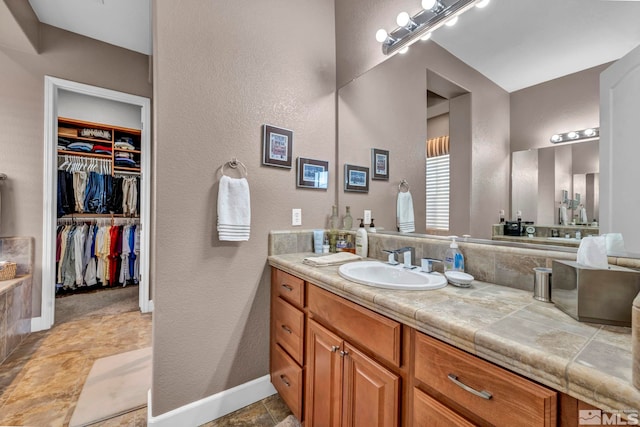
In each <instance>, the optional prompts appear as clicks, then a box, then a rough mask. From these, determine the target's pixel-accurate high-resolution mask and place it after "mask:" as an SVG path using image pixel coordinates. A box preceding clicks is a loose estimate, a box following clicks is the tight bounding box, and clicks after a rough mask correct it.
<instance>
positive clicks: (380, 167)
mask: <svg viewBox="0 0 640 427" xmlns="http://www.w3.org/2000/svg"><path fill="white" fill-rule="evenodd" d="M371 169H372V170H373V174H372V175H371V179H379V180H383V181H388V180H389V151H387V150H380V149H377V148H372V149H371Z"/></svg>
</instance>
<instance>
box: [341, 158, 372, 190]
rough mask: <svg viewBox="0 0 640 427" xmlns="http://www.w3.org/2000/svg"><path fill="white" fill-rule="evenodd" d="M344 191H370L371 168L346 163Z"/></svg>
mask: <svg viewBox="0 0 640 427" xmlns="http://www.w3.org/2000/svg"><path fill="white" fill-rule="evenodd" d="M344 191H356V192H359V193H368V192H369V168H366V167H363V166H354V165H349V164H345V165H344Z"/></svg>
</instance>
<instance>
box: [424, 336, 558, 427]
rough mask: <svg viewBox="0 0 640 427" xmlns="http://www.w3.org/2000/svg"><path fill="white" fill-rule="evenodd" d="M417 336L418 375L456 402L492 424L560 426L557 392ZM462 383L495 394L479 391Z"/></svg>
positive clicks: (431, 339) (427, 384)
mask: <svg viewBox="0 0 640 427" xmlns="http://www.w3.org/2000/svg"><path fill="white" fill-rule="evenodd" d="M415 336H416V340H415V356H414V357H415V358H414V363H415V377H416V379H418V380H419V381H421V382H423V383H424V384H425V386H426V387H429V388H432V389H433V390H435V391H437V392H438V393H441V394H442V395H443V396H446V398H447V399H450V401H451V402H452V406H453V405H454V404H457V405H460V406H461V407H463V408H466V409H467V410H469V411H470V412H471V413H474V414H476V415H478V416H479V417H480V418H482V419H483V420H485V421H488V422H489V423H491V424H494V425H526V426H551V425H553V426H555V425H556V404H557V403H556V402H557V393H556V392H555V391H553V390H550V389H547V388H545V387H543V386H541V385H538V384H536V383H534V382H532V381H529V380H527V379H525V378H522V377H520V376H518V375H516V374H513V373H511V372H509V371H507V370H505V369H502V368H500V367H497V366H495V365H492V364H491V363H489V362H486V361H484V360H482V359H480V358H478V357H475V356H472V355H470V354H468V353H465V352H463V351H461V350H458V349H456V348H454V347H452V346H450V345H447V344H444V343H442V342H440V341H437V340H435V339H433V338H430V337H428V336H426V335H423V334H420V333H416V334H415ZM452 377H453V379H455V380H457V381H459V383H460V384H456V383H455V382H454V381H453V380H452ZM463 385H464V386H467V387H470V388H472V389H473V390H476V391H478V392H480V391H486V392H488V393H490V394H491V397H490V398H483V397H480V396H477V395H476V394H473V393H472V391H470V390H467V389H464V388H463ZM487 397H488V396H487Z"/></svg>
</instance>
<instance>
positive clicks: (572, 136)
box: [549, 127, 600, 144]
mask: <svg viewBox="0 0 640 427" xmlns="http://www.w3.org/2000/svg"><path fill="white" fill-rule="evenodd" d="M599 136H600V128H599V127H595V128H588V129H583V130H572V131H570V132H565V133H556V134H555V135H552V136H551V138H549V140H550V141H551V142H552V143H553V144H558V143H560V142H575V141H583V140H587V139H595V138H598V137H599Z"/></svg>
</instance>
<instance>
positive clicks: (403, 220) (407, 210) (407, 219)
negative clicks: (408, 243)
mask: <svg viewBox="0 0 640 427" xmlns="http://www.w3.org/2000/svg"><path fill="white" fill-rule="evenodd" d="M396 220H397V223H398V230H399V231H401V232H403V233H412V232H414V231H415V230H416V228H415V223H414V216H413V198H412V197H411V193H410V192H409V191H407V192H406V193H403V192H400V193H398V202H397V207H396Z"/></svg>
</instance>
